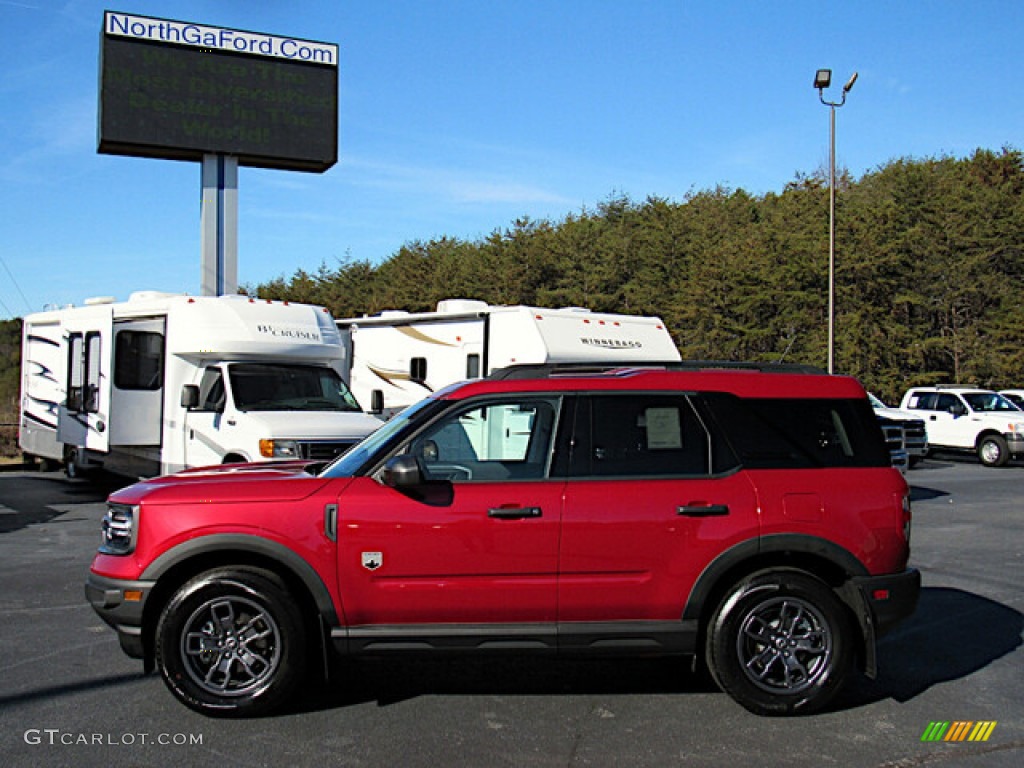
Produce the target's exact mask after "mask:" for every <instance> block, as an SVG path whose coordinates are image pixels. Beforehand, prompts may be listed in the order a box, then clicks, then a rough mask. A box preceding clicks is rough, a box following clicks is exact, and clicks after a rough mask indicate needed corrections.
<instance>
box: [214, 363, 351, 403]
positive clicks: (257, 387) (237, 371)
mask: <svg viewBox="0 0 1024 768" xmlns="http://www.w3.org/2000/svg"><path fill="white" fill-rule="evenodd" d="M228 372H229V378H230V380H231V392H232V395H233V396H234V400H235V407H236V408H238V410H240V411H360V410H362V409H361V408H360V407H359V403H357V402H356V399H355V397H354V396H353V395H352V393H351V392H349V390H348V387H346V386H345V382H344V381H342V380H341V377H340V376H339V375H338V373H337V371H335V370H334V369H333V368H328V367H327V366H317V365H289V364H286V363H233V364H232V365H230V366H228Z"/></svg>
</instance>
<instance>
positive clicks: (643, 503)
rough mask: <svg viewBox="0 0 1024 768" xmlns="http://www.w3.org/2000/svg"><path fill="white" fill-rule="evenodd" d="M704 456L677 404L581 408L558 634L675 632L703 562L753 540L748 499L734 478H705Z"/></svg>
mask: <svg viewBox="0 0 1024 768" xmlns="http://www.w3.org/2000/svg"><path fill="white" fill-rule="evenodd" d="M715 450H716V449H715V446H714V445H713V444H712V435H711V434H710V433H709V431H708V429H707V428H706V426H705V423H704V421H703V420H702V419H701V418H700V417H699V416H698V413H697V411H696V410H695V409H694V407H693V405H692V403H691V401H690V399H689V398H688V397H686V396H684V395H682V394H675V393H639V394H636V393H630V394H615V395H595V396H592V397H588V398H585V399H584V402H582V403H581V407H580V408H579V417H578V420H577V434H576V438H575V448H574V452H573V460H572V464H571V468H570V477H569V481H568V483H567V486H566V494H565V509H564V512H563V515H562V521H563V522H562V539H561V547H560V553H561V556H560V569H561V581H560V584H559V614H558V618H559V632H560V633H561V634H563V635H565V636H567V637H568V636H571V635H574V634H576V635H584V636H585V635H586V634H587V629H586V625H588V624H594V625H601V626H600V627H599V628H598V630H597V632H598V634H600V633H601V632H602V631H607V628H608V627H609V626H610V623H613V622H617V623H620V625H619V627H618V630H616V631H627V632H628V631H632V630H631V627H630V623H635V622H644V623H649V622H666V623H667V627H669V628H671V627H672V626H673V625H676V626H678V622H679V620H680V618H681V616H682V610H683V606H684V604H685V601H686V598H687V596H688V595H689V594H690V590H691V589H692V587H693V584H694V582H695V581H696V579H697V577H698V576H699V575H700V573H701V572H702V571H703V570H704V568H705V567H706V566H707V565H708V563H709V562H710V561H711V560H712V559H713V558H714V557H715V556H717V555H718V554H720V553H721V552H722V551H724V550H725V549H727V548H728V547H729V546H731V545H732V544H734V543H737V542H739V541H742V540H744V539H747V538H752V537H756V536H757V533H758V519H757V503H756V499H755V496H754V492H753V489H752V487H751V486H750V483H749V481H748V480H747V479H746V477H745V476H744V475H743V473H729V472H725V473H721V474H719V475H716V474H713V472H714V467H713V463H714V462H715V459H714V451H715Z"/></svg>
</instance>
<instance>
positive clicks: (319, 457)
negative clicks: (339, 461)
mask: <svg viewBox="0 0 1024 768" xmlns="http://www.w3.org/2000/svg"><path fill="white" fill-rule="evenodd" d="M355 444H356V441H355V440H302V441H300V442H299V455H300V457H301V458H303V459H310V460H312V461H332V460H333V459H335V458H336V457H338V456H340V455H341V454H343V453H344V452H345V451H347V450H348V449H349V448H351V447H352V446H353V445H355Z"/></svg>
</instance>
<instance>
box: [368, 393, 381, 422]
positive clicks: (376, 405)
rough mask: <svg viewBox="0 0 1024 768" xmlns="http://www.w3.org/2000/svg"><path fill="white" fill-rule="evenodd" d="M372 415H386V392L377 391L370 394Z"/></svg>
mask: <svg viewBox="0 0 1024 768" xmlns="http://www.w3.org/2000/svg"><path fill="white" fill-rule="evenodd" d="M370 413H372V414H373V415H375V416H376V415H377V414H381V413H384V390H382V389H375V390H373V391H372V392H370Z"/></svg>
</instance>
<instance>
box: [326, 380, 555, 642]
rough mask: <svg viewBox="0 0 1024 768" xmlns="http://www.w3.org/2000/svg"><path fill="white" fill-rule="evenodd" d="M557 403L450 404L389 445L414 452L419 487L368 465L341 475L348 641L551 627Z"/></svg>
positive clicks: (527, 632)
mask: <svg viewBox="0 0 1024 768" xmlns="http://www.w3.org/2000/svg"><path fill="white" fill-rule="evenodd" d="M561 410H562V401H561V398H559V397H547V396H535V395H528V396H518V395H517V396H510V397H499V398H496V399H488V400H486V401H483V402H467V403H463V404H458V405H455V406H453V407H452V408H450V409H448V410H447V411H446V412H445V413H443V414H442V415H441V416H440V417H438V418H437V419H435V420H434V421H433V422H432V423H430V424H428V425H427V426H425V427H424V428H422V429H421V430H420V432H419V433H418V434H416V435H415V436H413V437H412V438H410V439H409V440H407V441H405V443H404V444H403V445H402V446H400V447H399V448H398V449H397V450H396V451H395V453H399V454H411V455H414V456H415V457H416V458H417V460H418V464H419V466H420V469H421V472H422V474H423V478H424V482H423V483H422V484H421V485H419V486H417V488H416V489H415V490H414V491H407V492H400V491H399V490H396V489H395V488H391V487H388V486H386V485H384V484H383V483H381V482H380V481H379V480H378V479H376V478H374V477H361V478H356V479H355V480H354V481H353V482H352V483H351V484H350V485H348V486H347V487H346V489H345V490H344V491H343V492H342V493H341V495H340V497H339V499H338V536H337V538H338V546H337V553H338V576H339V583H340V585H341V590H342V598H343V601H344V607H345V614H346V620H347V623H348V625H349V632H350V642H357V643H358V642H363V643H372V642H374V641H375V639H376V641H381V640H380V638H382V637H387V638H388V639H389V641H390V642H400V641H401V639H402V638H403V637H405V638H409V637H415V638H417V641H422V642H424V643H427V644H428V645H443V644H445V643H450V642H454V638H456V637H463V638H464V637H465V636H473V635H481V636H482V637H484V638H486V637H488V636H489V635H490V633H492V632H493V630H494V628H495V626H496V625H501V629H500V631H501V633H502V635H503V637H505V638H507V637H508V636H509V635H512V636H524V637H525V636H529V637H531V638H535V637H536V636H538V635H551V636H552V637H553V633H554V622H555V618H556V599H557V588H556V579H557V572H558V537H559V527H560V521H561V513H562V494H563V492H564V486H565V480H564V478H557V477H554V476H553V474H554V473H553V472H552V463H553V446H554V443H555V430H556V426H557V424H558V419H559V415H560V413H561ZM428 625H429V627H432V629H428ZM424 633H426V636H424ZM481 642H483V641H481ZM552 645H553V640H552Z"/></svg>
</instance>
